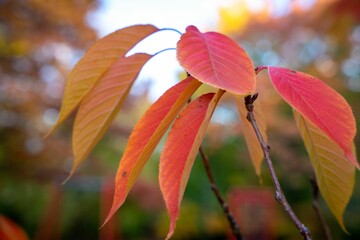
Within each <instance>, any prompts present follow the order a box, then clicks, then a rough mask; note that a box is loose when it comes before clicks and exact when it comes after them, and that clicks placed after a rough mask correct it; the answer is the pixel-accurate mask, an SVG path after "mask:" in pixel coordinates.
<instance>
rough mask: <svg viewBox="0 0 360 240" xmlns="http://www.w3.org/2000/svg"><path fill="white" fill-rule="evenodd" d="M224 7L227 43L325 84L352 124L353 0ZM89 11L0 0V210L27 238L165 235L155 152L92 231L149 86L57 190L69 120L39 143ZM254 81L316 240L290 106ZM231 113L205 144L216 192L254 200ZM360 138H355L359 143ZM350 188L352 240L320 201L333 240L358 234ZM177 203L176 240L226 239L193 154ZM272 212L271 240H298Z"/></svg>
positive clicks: (286, 185) (356, 71)
mask: <svg viewBox="0 0 360 240" xmlns="http://www.w3.org/2000/svg"><path fill="white" fill-rule="evenodd" d="M233 2H234V3H233V5H230V6H228V7H226V6H224V7H223V8H222V9H221V10H220V11H219V16H220V19H219V29H220V30H221V31H223V32H224V33H226V34H229V35H230V36H232V37H233V38H234V39H236V40H237V41H238V42H239V44H241V45H242V46H243V47H244V48H245V49H246V51H247V52H248V53H249V55H250V56H251V57H252V58H253V59H254V62H255V64H257V65H279V66H284V67H290V68H295V69H298V70H301V71H304V72H308V73H310V74H312V75H314V76H317V77H318V78H320V79H322V80H324V81H326V83H328V84H329V85H331V86H332V87H334V88H336V89H337V90H338V91H339V92H341V94H342V95H344V96H345V98H346V99H347V100H348V101H349V103H350V105H351V106H352V107H353V111H354V114H355V116H356V117H357V123H358V124H359V116H360V104H358V102H359V99H360V98H359V97H360V95H359V91H360V15H359V13H360V12H359V11H358V9H360V6H359V4H360V2H359V1H357V0H346V1H335V0H318V1H299V0H297V1H284V4H285V5H284V6H282V11H275V10H274V9H277V8H275V7H274V6H273V5H271V4H274V2H276V1H274V2H273V1H264V2H266V3H264V4H263V5H261V6H260V7H258V8H256V9H253V8H251V7H249V2H250V1H245V0H238V1H233ZM285 2H286V3H287V4H288V5H286V3H285ZM303 2H308V3H307V4H305V5H304V4H302V3H303ZM97 6H98V2H97V1H96V0H76V1H70V0H64V1H40V0H0V79H1V80H0V171H1V172H0V214H2V215H4V216H7V217H8V218H10V219H12V220H13V221H14V222H16V223H17V224H19V225H20V226H22V227H23V228H24V230H25V231H26V232H27V234H28V235H29V236H30V238H31V239H111V238H109V237H107V238H104V237H103V236H112V237H113V239H158V238H161V237H160V236H164V235H165V234H166V232H167V230H168V223H169V220H168V216H167V214H166V211H165V206H164V204H163V201H162V197H161V194H160V192H159V189H158V187H157V171H158V170H157V168H158V159H159V154H160V151H161V147H159V148H158V149H157V151H156V153H155V154H154V155H153V157H152V159H151V160H150V161H149V163H148V164H147V166H146V167H145V169H144V171H143V174H142V177H141V179H140V180H139V182H138V183H137V184H136V185H135V186H134V189H133V191H131V193H130V195H129V197H128V199H127V201H126V202H125V204H124V206H123V207H122V208H121V209H120V210H119V212H118V214H117V215H116V217H115V218H114V220H113V221H114V222H113V224H114V225H115V228H114V229H111V228H109V229H106V227H105V228H104V229H102V230H100V232H99V230H98V227H99V226H100V225H101V223H102V221H103V216H101V214H100V213H101V212H106V208H107V205H108V204H109V203H106V201H105V200H103V199H105V197H104V193H103V189H104V185H103V183H104V182H107V181H112V176H113V175H114V174H115V171H116V168H117V166H118V159H119V158H120V155H121V151H123V149H124V147H125V144H126V138H127V137H128V135H129V133H130V131H131V128H132V126H133V125H134V123H135V122H136V120H137V119H138V118H139V117H140V116H141V114H142V113H143V112H144V111H145V109H146V108H147V107H148V106H149V104H150V103H149V102H148V100H147V98H146V96H147V92H146V90H145V91H143V92H142V94H139V93H138V94H137V96H130V98H129V99H128V100H127V102H126V104H125V108H124V109H123V110H122V111H121V112H120V113H119V116H118V117H117V119H116V124H114V126H112V128H111V130H110V131H109V133H108V134H106V135H105V137H104V139H103V140H102V141H101V142H100V144H99V145H98V146H97V147H96V149H95V150H94V152H93V154H92V155H91V156H90V157H89V159H88V161H86V163H84V164H83V166H82V167H81V169H80V170H79V171H78V174H77V175H76V176H74V177H73V178H72V179H71V180H70V181H69V182H68V183H66V184H65V185H63V186H62V185H60V183H61V181H62V180H64V179H65V177H66V175H67V171H68V170H69V168H70V165H71V159H70V157H71V146H70V139H71V137H70V131H71V125H70V124H71V122H72V121H71V120H69V121H67V122H66V124H65V125H64V126H63V127H62V128H60V129H59V130H58V131H57V132H56V134H54V136H51V137H50V138H48V139H46V140H44V139H42V136H43V135H44V134H45V132H46V131H47V130H48V129H49V127H50V126H51V125H52V124H53V123H54V121H55V119H56V116H57V114H58V109H59V105H60V99H61V97H62V91H63V87H64V84H65V82H64V81H65V78H66V75H67V73H68V71H69V70H70V69H71V68H72V66H73V65H74V64H75V63H76V61H77V60H78V59H79V58H80V57H81V55H82V54H83V53H84V51H85V50H86V49H87V47H88V46H90V45H91V44H92V43H93V42H94V41H95V39H96V34H95V32H94V30H93V29H91V28H89V27H88V26H87V23H86V22H87V14H88V13H89V12H90V11H92V10H94V9H95V8H96V7H97ZM259 81H260V82H261V84H258V85H259V86H258V91H259V92H260V98H262V100H263V102H264V103H265V104H266V106H265V107H264V108H263V109H264V115H265V116H266V119H267V122H268V125H269V144H270V146H271V154H272V157H273V160H274V163H275V168H276V171H277V173H278V177H279V179H280V182H281V184H282V186H283V189H284V192H285V194H286V196H287V198H288V200H289V202H290V204H291V205H292V206H293V207H294V210H295V212H296V213H298V214H299V217H300V219H302V220H303V222H304V223H306V224H307V225H308V226H309V227H310V229H311V231H312V233H313V236H314V239H323V234H322V232H321V228H320V226H319V223H318V221H317V220H316V217H315V213H314V212H313V211H312V208H311V200H312V198H311V185H310V183H309V178H311V177H313V172H312V169H311V166H310V161H309V160H308V157H307V155H306V152H305V149H304V147H303V144H302V142H301V140H300V137H299V135H298V133H297V130H296V128H295V124H294V122H293V120H292V112H291V109H290V107H288V106H287V105H285V104H284V103H283V102H282V101H281V100H280V98H279V97H278V95H277V93H276V92H275V91H274V89H273V88H272V87H271V85H270V83H269V81H268V79H267V77H266V74H265V73H263V72H262V73H261V74H260V75H259ZM205 90H207V89H205ZM235 109H236V107H235V103H234V102H233V100H232V99H231V98H230V97H229V95H225V96H224V98H223V99H222V101H221V104H220V106H219V108H218V109H217V110H216V112H215V115H214V117H213V121H212V124H211V126H210V127H209V130H208V135H207V138H206V140H205V142H204V150H205V152H206V154H207V155H208V157H209V159H210V163H211V166H212V169H213V171H214V175H215V180H216V182H217V183H218V187H219V189H220V191H221V192H222V193H223V195H224V196H228V197H230V196H231V195H232V194H234V192H236V191H242V190H244V189H245V190H248V189H249V188H250V189H252V191H253V192H254V194H255V193H257V192H262V191H263V190H264V189H265V190H268V189H269V188H270V189H272V184H271V181H270V176H269V175H268V172H267V170H266V168H265V167H264V166H263V167H264V168H263V174H262V178H261V179H259V178H258V177H257V176H256V174H255V171H254V169H253V167H252V165H251V162H250V160H249V155H248V153H247V150H246V146H245V142H244V139H243V138H242V136H241V128H240V124H241V123H240V122H239V120H238V116H237V113H236V110H235ZM358 126H359V125H358ZM359 143H360V137H359V135H357V137H356V146H358V148H359V146H360V144H359ZM160 146H161V144H160ZM358 153H359V150H358ZM358 155H359V154H358ZM357 175H359V174H357ZM109 179H110V180H109ZM260 182H262V184H261V183H260ZM359 184H360V183H359V179H358V178H357V183H356V187H355V191H354V195H353V197H352V199H351V202H350V204H349V207H348V209H347V211H346V214H345V223H346V225H347V226H348V230H349V232H350V233H351V235H350V236H348V235H346V234H345V233H343V232H342V231H341V229H340V227H339V226H338V224H337V222H336V220H335V218H334V217H333V216H332V215H331V213H330V212H329V211H328V209H327V208H326V205H325V204H324V203H323V202H321V207H322V210H323V212H324V214H325V217H326V220H327V222H328V224H329V225H330V229H331V230H332V233H333V238H334V239H359V238H360V229H359V228H358V226H359V225H360V217H359V216H360V214H359V212H360V190H359V187H358V186H359ZM184 197H185V198H184V201H183V204H182V210H181V216H180V219H179V221H178V226H177V230H176V232H175V235H174V239H224V238H227V237H229V231H230V230H229V227H228V223H227V222H226V219H225V217H224V215H223V213H222V209H221V208H220V206H219V205H218V203H217V201H216V200H215V197H214V196H213V193H212V191H211V188H210V186H209V182H208V179H207V177H206V175H205V171H204V166H203V165H202V163H201V161H200V159H197V160H196V161H195V164H194V167H193V171H192V173H191V176H190V179H189V183H188V187H187V189H186V192H185V196H184ZM249 206H250V207H251V202H249ZM275 211H276V219H270V220H269V221H274V222H276V225H275V226H274V228H275V229H274V230H275V233H276V234H277V237H276V239H298V238H299V235H298V233H297V230H296V229H295V228H294V227H293V226H292V225H291V223H290V221H289V220H288V218H287V216H285V214H284V213H283V210H282V209H280V208H279V207H277V208H276V209H275ZM251 220H252V219H250V220H249V221H251ZM46 229H48V230H46ZM102 231H108V235H106V234H103V232H102Z"/></svg>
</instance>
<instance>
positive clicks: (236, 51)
mask: <svg viewBox="0 0 360 240" xmlns="http://www.w3.org/2000/svg"><path fill="white" fill-rule="evenodd" d="M177 59H178V60H179V62H180V65H181V66H182V67H183V68H184V69H185V70H186V71H187V72H189V73H190V74H191V75H192V76H194V77H195V78H197V79H198V80H199V81H201V82H203V83H207V84H209V85H211V86H214V87H216V88H220V89H224V90H226V91H228V92H231V93H235V94H238V95H249V94H251V93H252V92H253V91H254V89H255V72H254V67H253V63H252V61H251V59H250V58H249V57H248V55H247V54H246V52H245V51H244V50H243V49H242V48H241V47H240V46H239V45H238V44H237V43H236V42H234V41H233V40H231V39H230V38H229V37H227V36H225V35H223V34H220V33H216V32H207V33H201V32H199V30H198V29H197V28H196V27H194V26H189V27H187V28H186V33H184V34H183V35H182V36H181V39H180V41H179V42H178V44H177Z"/></svg>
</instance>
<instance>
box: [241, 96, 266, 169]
mask: <svg viewBox="0 0 360 240" xmlns="http://www.w3.org/2000/svg"><path fill="white" fill-rule="evenodd" d="M236 101H237V107H238V110H239V113H240V120H241V126H242V129H243V132H244V137H245V141H246V145H247V148H248V150H249V153H250V158H251V161H252V163H253V165H254V167H255V171H256V174H257V175H258V176H260V175H261V163H262V161H263V159H264V153H263V150H262V148H261V145H260V144H259V141H258V139H257V137H256V134H255V131H254V129H253V127H252V126H251V123H250V122H249V121H248V120H247V118H246V116H247V110H246V107H245V104H244V98H242V97H237V98H236ZM254 116H255V119H256V123H257V125H258V127H259V130H260V133H261V135H262V136H263V138H264V141H265V142H267V134H266V122H265V118H264V116H263V114H262V110H261V100H260V99H257V100H256V101H255V102H254Z"/></svg>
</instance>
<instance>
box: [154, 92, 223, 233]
mask: <svg viewBox="0 0 360 240" xmlns="http://www.w3.org/2000/svg"><path fill="white" fill-rule="evenodd" d="M223 93H224V91H223V90H219V91H218V92H217V93H216V94H214V93H208V94H205V95H202V96H200V97H198V98H197V99H195V100H194V101H193V102H191V103H190V104H189V105H188V106H187V107H186V108H185V109H184V110H183V111H182V112H181V113H180V115H179V117H178V118H177V119H176V121H175V123H174V125H173V126H172V128H171V130H170V133H169V136H168V138H167V140H166V142H165V146H164V149H163V152H162V154H161V157H160V169H159V182H160V189H161V192H162V194H163V196H164V199H165V203H166V207H167V210H168V213H169V215H170V221H171V222H170V230H169V233H168V235H167V239H169V238H170V237H171V236H172V234H173V232H174V229H175V225H176V220H177V218H178V215H179V206H180V203H181V200H182V197H183V194H184V191H185V187H186V184H187V181H188V179H189V176H190V172H191V168H192V166H193V163H194V160H195V157H196V154H197V152H198V150H199V147H200V144H201V141H202V139H203V137H204V135H205V131H206V128H207V126H208V123H209V121H210V118H211V116H212V114H213V112H214V109H215V107H216V105H217V103H218V101H219V100H220V97H221V96H222V95H223Z"/></svg>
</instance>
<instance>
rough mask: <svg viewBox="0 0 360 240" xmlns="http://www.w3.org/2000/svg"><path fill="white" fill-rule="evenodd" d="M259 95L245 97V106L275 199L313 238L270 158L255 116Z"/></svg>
mask: <svg viewBox="0 0 360 240" xmlns="http://www.w3.org/2000/svg"><path fill="white" fill-rule="evenodd" d="M257 97H258V94H257V93H256V94H254V95H253V96H251V95H249V96H247V97H245V98H244V100H245V106H246V109H247V111H248V114H247V120H248V121H249V122H250V123H251V125H252V127H253V129H254V131H255V134H256V136H257V138H258V140H259V142H260V145H261V148H262V150H263V153H264V156H265V160H266V164H267V166H268V168H269V171H270V175H271V179H272V181H273V184H274V187H275V199H276V200H277V201H278V203H279V204H280V205H281V206H282V207H283V208H284V210H285V212H286V213H287V215H288V216H289V217H290V219H291V221H292V222H293V223H294V225H295V227H296V228H297V229H298V230H299V232H300V234H301V235H302V236H303V238H304V239H305V240H311V235H310V231H309V229H308V228H307V227H306V226H305V225H304V224H303V223H302V222H301V221H300V220H299V218H298V217H297V216H296V214H295V213H294V211H293V210H292V208H291V206H290V205H289V203H288V202H287V200H286V198H285V195H284V193H283V191H282V189H281V186H280V182H279V180H278V178H277V176H276V173H275V170H274V166H273V164H272V161H271V158H270V147H269V146H268V145H267V144H266V142H265V141H264V138H263V136H262V135H261V132H260V130H259V127H258V125H257V123H256V120H255V117H254V113H253V110H254V105H253V103H254V101H255V100H256V98H257Z"/></svg>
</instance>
